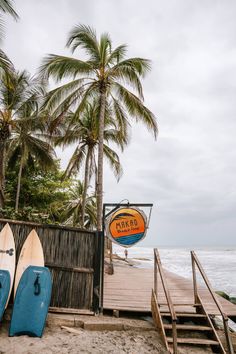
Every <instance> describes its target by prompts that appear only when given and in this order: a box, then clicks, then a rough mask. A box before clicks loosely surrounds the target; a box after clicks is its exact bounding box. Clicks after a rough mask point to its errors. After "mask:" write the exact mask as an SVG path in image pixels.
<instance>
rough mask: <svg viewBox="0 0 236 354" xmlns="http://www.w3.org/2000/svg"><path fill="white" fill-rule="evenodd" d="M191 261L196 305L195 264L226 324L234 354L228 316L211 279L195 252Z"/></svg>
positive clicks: (230, 350)
mask: <svg viewBox="0 0 236 354" xmlns="http://www.w3.org/2000/svg"><path fill="white" fill-rule="evenodd" d="M191 259H192V271H193V288H194V298H195V303H196V302H197V298H198V289H197V277H196V269H195V264H196V265H197V267H198V270H199V272H200V274H201V276H202V278H203V280H204V282H205V284H206V286H207V288H208V290H209V292H210V294H211V296H212V298H213V300H214V302H215V304H216V306H217V308H218V310H219V312H220V314H221V316H222V319H223V323H224V329H225V337H226V342H227V345H228V350H229V353H232V354H233V353H234V350H233V345H232V342H231V338H230V334H229V326H228V316H227V315H226V314H225V313H224V310H223V308H222V306H221V304H220V302H219V301H218V299H217V297H216V294H215V292H214V290H213V288H212V287H211V284H210V282H209V279H208V278H207V275H206V273H205V272H204V269H203V268H202V265H201V263H200V262H199V260H198V258H197V255H196V253H195V252H194V251H191Z"/></svg>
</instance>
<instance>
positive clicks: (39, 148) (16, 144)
mask: <svg viewBox="0 0 236 354" xmlns="http://www.w3.org/2000/svg"><path fill="white" fill-rule="evenodd" d="M42 130H43V126H42V122H41V120H40V117H38V115H37V112H33V113H32V114H30V112H29V117H23V118H21V119H19V120H17V124H16V126H15V129H14V133H13V134H12V137H11V138H10V141H9V148H8V159H9V163H8V165H9V166H11V165H13V166H14V165H15V164H16V161H19V172H18V183H17V191H16V200H15V211H16V212H18V208H19V199H20V188H21V177H22V172H23V169H24V167H25V166H26V165H27V164H28V163H29V162H30V163H31V164H32V163H33V164H35V163H36V164H37V166H39V167H40V168H42V169H45V170H47V169H50V168H53V167H55V159H54V156H55V152H54V150H53V148H52V146H51V145H50V144H49V143H48V142H47V141H45V135H44V134H43V132H42Z"/></svg>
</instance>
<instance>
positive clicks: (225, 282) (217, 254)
mask: <svg viewBox="0 0 236 354" xmlns="http://www.w3.org/2000/svg"><path fill="white" fill-rule="evenodd" d="M127 250H128V258H145V259H148V260H142V261H140V265H138V266H139V267H145V268H146V267H148V268H149V267H153V248H149V247H131V248H128V249H127ZM194 251H195V253H196V255H197V256H198V259H199V260H200V262H201V264H202V266H203V268H204V270H205V273H206V275H207V277H208V279H209V280H210V283H211V285H212V287H213V289H214V290H219V291H224V292H225V293H226V294H228V295H229V296H234V297H236V248H224V249H223V248H216V249H214V248H211V249H208V248H201V249H197V248H196V249H194ZM159 252H160V256H161V261H162V265H163V267H164V268H166V269H168V270H169V271H171V272H174V273H176V274H179V275H181V276H183V277H185V278H188V279H192V268H191V257H190V250H189V249H185V248H160V249H159ZM113 253H117V254H118V255H119V256H121V257H124V248H122V247H119V246H117V245H115V246H113ZM199 282H201V278H200V277H199Z"/></svg>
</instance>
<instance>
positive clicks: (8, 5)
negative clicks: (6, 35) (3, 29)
mask: <svg viewBox="0 0 236 354" xmlns="http://www.w3.org/2000/svg"><path fill="white" fill-rule="evenodd" d="M0 11H2V12H4V13H6V14H9V15H11V16H12V17H13V18H14V19H15V20H17V19H18V18H19V16H18V15H17V13H16V11H15V10H14V8H13V2H12V1H11V0H1V1H0Z"/></svg>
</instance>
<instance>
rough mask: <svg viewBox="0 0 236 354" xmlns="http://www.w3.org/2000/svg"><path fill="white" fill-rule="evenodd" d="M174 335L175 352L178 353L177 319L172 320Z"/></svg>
mask: <svg viewBox="0 0 236 354" xmlns="http://www.w3.org/2000/svg"><path fill="white" fill-rule="evenodd" d="M172 337H173V351H174V354H178V351H177V328H176V319H174V320H172Z"/></svg>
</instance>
